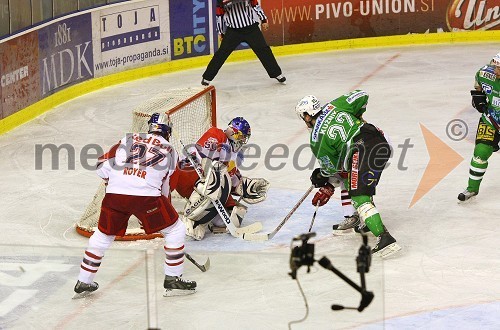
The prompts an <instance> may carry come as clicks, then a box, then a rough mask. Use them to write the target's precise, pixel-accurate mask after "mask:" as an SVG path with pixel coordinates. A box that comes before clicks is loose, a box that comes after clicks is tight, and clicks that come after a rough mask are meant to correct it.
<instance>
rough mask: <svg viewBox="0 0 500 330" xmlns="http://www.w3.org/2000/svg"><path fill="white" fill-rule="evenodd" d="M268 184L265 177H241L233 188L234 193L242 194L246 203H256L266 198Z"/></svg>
mask: <svg viewBox="0 0 500 330" xmlns="http://www.w3.org/2000/svg"><path fill="white" fill-rule="evenodd" d="M269 185H270V183H269V181H267V180H266V179H262V178H254V179H250V178H247V177H242V178H241V181H240V183H239V184H238V186H237V187H236V188H235V193H236V194H238V195H240V196H242V197H243V201H245V202H246V203H248V204H256V203H259V202H262V201H264V200H265V199H266V197H267V191H268V190H269Z"/></svg>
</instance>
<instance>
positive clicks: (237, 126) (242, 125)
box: [226, 117, 252, 151]
mask: <svg viewBox="0 0 500 330" xmlns="http://www.w3.org/2000/svg"><path fill="white" fill-rule="evenodd" d="M226 132H228V133H229V134H228V139H229V143H231V146H232V147H233V150H234V151H238V150H240V149H241V147H242V146H243V145H244V144H247V143H248V140H249V139H250V136H251V135H252V129H251V128H250V124H249V123H248V121H246V119H245V118H243V117H236V118H233V120H231V121H230V122H229V124H228V128H227V130H226Z"/></svg>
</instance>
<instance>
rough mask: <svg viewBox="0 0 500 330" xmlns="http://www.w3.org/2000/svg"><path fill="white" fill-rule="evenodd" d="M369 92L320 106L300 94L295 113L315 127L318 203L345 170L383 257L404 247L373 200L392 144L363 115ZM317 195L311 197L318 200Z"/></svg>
mask: <svg viewBox="0 0 500 330" xmlns="http://www.w3.org/2000/svg"><path fill="white" fill-rule="evenodd" d="M367 103H368V94H367V93H366V92H365V91H362V90H355V91H352V92H350V93H347V94H344V95H342V96H341V97H339V98H337V99H335V100H333V101H331V102H330V103H328V104H326V105H325V106H323V107H322V106H321V104H320V102H319V101H318V99H317V98H316V97H314V96H312V95H308V96H305V97H304V98H302V99H301V100H300V101H299V103H297V106H296V107H295V111H296V112H297V114H298V116H299V117H300V118H301V119H302V120H303V121H304V122H305V123H306V125H307V127H308V128H309V129H310V130H311V137H310V145H311V150H312V152H313V154H314V156H315V157H316V158H317V160H318V162H319V164H320V167H319V168H317V169H315V170H314V171H313V173H312V175H311V182H312V184H313V185H314V186H315V187H316V188H320V190H319V191H318V192H317V193H316V196H314V199H316V200H318V201H320V204H319V205H320V206H321V205H324V204H326V203H327V202H328V200H329V199H330V197H331V196H332V195H333V192H334V189H335V187H338V183H339V181H340V180H342V179H341V178H340V177H341V176H340V175H339V174H340V173H342V172H347V173H348V176H347V180H346V182H345V185H346V186H347V187H348V190H349V194H350V195H351V198H352V201H353V204H354V207H355V208H356V210H357V211H358V214H359V217H360V218H361V221H363V222H364V224H366V226H367V227H368V229H370V231H371V232H372V233H373V234H374V235H375V236H377V237H378V240H377V244H376V245H375V247H374V248H373V250H372V252H373V253H374V254H375V255H380V256H382V257H386V256H389V255H391V254H393V253H395V252H397V251H399V250H400V249H401V247H400V246H399V245H398V244H397V243H396V240H395V239H394V238H393V237H392V236H391V234H389V232H388V231H387V229H386V228H385V226H384V224H383V223H382V219H381V217H380V214H379V212H378V210H377V208H376V207H375V205H374V204H373V195H375V188H376V186H377V184H378V182H379V180H380V176H381V174H382V171H383V169H384V167H385V165H386V163H387V161H388V160H389V158H390V155H391V148H390V145H389V143H388V142H387V140H386V138H385V137H384V134H383V133H382V132H381V131H380V130H379V129H378V128H377V127H375V126H374V125H372V124H369V123H367V122H365V121H364V120H363V118H362V115H363V113H364V112H365V110H366V105H367ZM314 199H313V200H314Z"/></svg>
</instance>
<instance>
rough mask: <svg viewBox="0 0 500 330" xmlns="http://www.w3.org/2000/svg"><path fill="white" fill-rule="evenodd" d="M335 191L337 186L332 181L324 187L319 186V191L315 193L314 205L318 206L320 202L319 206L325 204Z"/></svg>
mask: <svg viewBox="0 0 500 330" xmlns="http://www.w3.org/2000/svg"><path fill="white" fill-rule="evenodd" d="M334 192H335V188H334V187H333V186H332V185H331V184H330V183H327V184H326V185H325V186H324V187H321V188H319V190H318V192H317V193H316V194H315V195H314V197H313V199H312V205H314V206H316V205H317V204H318V203H319V206H323V205H325V204H326V203H328V201H329V200H330V198H331V197H332V196H333V193H334Z"/></svg>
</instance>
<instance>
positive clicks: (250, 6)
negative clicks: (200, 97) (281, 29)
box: [201, 0, 286, 86]
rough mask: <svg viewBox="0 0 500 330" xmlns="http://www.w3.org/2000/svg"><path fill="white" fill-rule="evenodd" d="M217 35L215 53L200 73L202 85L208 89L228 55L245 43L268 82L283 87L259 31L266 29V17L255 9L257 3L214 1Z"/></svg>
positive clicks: (279, 75)
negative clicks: (215, 2) (256, 59)
mask: <svg viewBox="0 0 500 330" xmlns="http://www.w3.org/2000/svg"><path fill="white" fill-rule="evenodd" d="M215 13H216V19H217V32H218V33H219V34H220V37H221V40H222V42H221V44H220V47H219V49H218V50H217V51H216V52H215V54H214V56H213V57H212V60H210V63H208V66H207V69H206V70H205V72H204V73H203V79H202V81H201V84H202V85H205V86H207V85H209V84H210V82H211V81H212V80H213V79H214V78H215V76H216V75H217V73H218V72H219V70H220V68H221V67H222V65H223V64H224V62H225V61H226V59H227V58H228V57H229V55H231V53H232V52H233V51H234V50H235V49H236V47H238V45H239V44H240V43H242V42H246V43H247V44H248V45H249V46H250V48H252V50H253V52H254V53H255V55H257V57H258V58H259V60H260V62H261V63H262V65H263V66H264V68H265V69H266V71H267V74H268V75H269V77H270V78H275V79H276V80H278V81H279V82H280V83H285V81H286V78H285V77H284V76H283V75H282V74H281V73H282V72H281V68H280V66H279V65H278V62H276V58H275V57H274V55H273V52H272V51H271V47H269V46H268V45H267V42H266V40H265V39H264V35H263V34H262V31H261V30H260V29H259V21H258V20H257V19H256V16H257V17H258V19H259V20H260V21H261V22H262V29H263V30H264V31H265V30H267V29H269V24H268V23H267V17H266V15H265V14H264V11H263V10H262V8H261V7H260V5H259V1H258V0H217V6H216V11H215Z"/></svg>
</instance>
